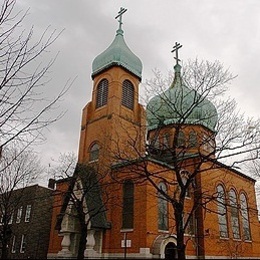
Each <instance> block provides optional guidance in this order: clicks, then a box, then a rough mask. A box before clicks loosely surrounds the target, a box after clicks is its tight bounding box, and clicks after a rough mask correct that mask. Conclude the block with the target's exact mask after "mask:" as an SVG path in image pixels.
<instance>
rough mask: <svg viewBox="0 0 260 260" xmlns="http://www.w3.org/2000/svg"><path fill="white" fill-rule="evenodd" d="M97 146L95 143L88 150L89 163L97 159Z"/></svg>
mask: <svg viewBox="0 0 260 260" xmlns="http://www.w3.org/2000/svg"><path fill="white" fill-rule="evenodd" d="M99 150H100V148H99V145H98V144H97V143H94V144H92V146H91V147H90V149H89V161H90V162H92V161H96V160H98V157H99Z"/></svg>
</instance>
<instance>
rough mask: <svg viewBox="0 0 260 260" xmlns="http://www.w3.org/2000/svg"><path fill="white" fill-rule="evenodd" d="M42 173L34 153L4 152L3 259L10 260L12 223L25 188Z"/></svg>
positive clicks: (0, 172) (0, 177)
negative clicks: (9, 249)
mask: <svg viewBox="0 0 260 260" xmlns="http://www.w3.org/2000/svg"><path fill="white" fill-rule="evenodd" d="M42 173H43V168H42V167H41V165H40V161H39V159H38V158H37V156H36V155H35V154H34V153H33V152H32V151H29V150H27V151H22V152H20V151H18V150H16V149H14V148H13V149H7V148H5V149H4V150H3V152H2V155H1V160H0V194H1V195H0V205H1V206H0V216H1V226H0V232H1V239H0V241H1V244H2V247H1V249H2V251H1V259H7V258H8V246H9V245H10V243H9V242H10V241H9V240H10V238H11V235H12V232H13V231H12V228H11V223H12V219H13V216H14V212H15V210H17V208H18V205H19V204H20V202H21V201H22V200H23V188H25V187H26V186H27V185H28V184H30V183H32V182H33V181H34V180H35V179H36V178H37V176H38V175H40V174H42ZM17 189H20V192H19V195H17V193H15V190H17ZM15 194H16V195H15Z"/></svg>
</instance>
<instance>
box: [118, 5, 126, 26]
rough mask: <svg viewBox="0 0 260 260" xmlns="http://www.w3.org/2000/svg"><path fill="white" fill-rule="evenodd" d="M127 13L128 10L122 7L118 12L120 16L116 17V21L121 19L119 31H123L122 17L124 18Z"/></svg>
mask: <svg viewBox="0 0 260 260" xmlns="http://www.w3.org/2000/svg"><path fill="white" fill-rule="evenodd" d="M126 11H127V9H125V8H123V7H121V8H120V10H119V12H118V15H117V16H116V17H115V19H117V18H119V19H118V23H119V28H118V29H119V30H122V24H123V22H122V17H123V14H124V13H125V12H126Z"/></svg>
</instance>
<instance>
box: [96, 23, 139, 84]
mask: <svg viewBox="0 0 260 260" xmlns="http://www.w3.org/2000/svg"><path fill="white" fill-rule="evenodd" d="M123 33H124V31H123V30H122V29H121V28H119V29H118V30H117V31H116V36H115V39H114V41H113V42H112V43H111V44H110V46H109V47H108V48H107V49H106V50H105V51H104V52H102V53H101V54H99V55H98V56H97V57H96V58H95V59H94V61H93V63H92V78H93V77H94V76H95V75H97V74H99V73H100V72H101V71H103V70H105V69H108V68H110V67H112V66H121V67H123V68H124V69H126V70H128V71H129V72H131V73H133V74H134V75H136V76H137V77H138V78H139V79H140V80H141V78H142V62H141V60H140V59H139V58H138V57H137V56H136V55H135V54H134V53H133V52H132V51H131V50H130V49H129V47H128V46H127V45H126V42H125V40H124V36H123Z"/></svg>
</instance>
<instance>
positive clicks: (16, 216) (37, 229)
mask: <svg viewBox="0 0 260 260" xmlns="http://www.w3.org/2000/svg"><path fill="white" fill-rule="evenodd" d="M49 187H50V185H49ZM52 195H53V189H52V188H45V187H41V186H39V185H33V186H29V187H25V188H22V189H17V190H14V191H12V192H11V193H10V198H9V201H8V200H7V198H8V194H2V195H1V196H0V198H1V200H0V204H1V212H0V216H1V218H0V221H1V223H0V231H1V240H2V241H1V242H2V243H3V233H4V232H6V233H5V234H4V236H5V238H7V240H8V241H7V255H8V259H28V258H31V259H45V258H47V251H48V244H49V236H50V226H51V213H52V201H53V196H52ZM7 224H8V225H7ZM1 250H2V246H1V249H0V251H1Z"/></svg>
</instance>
